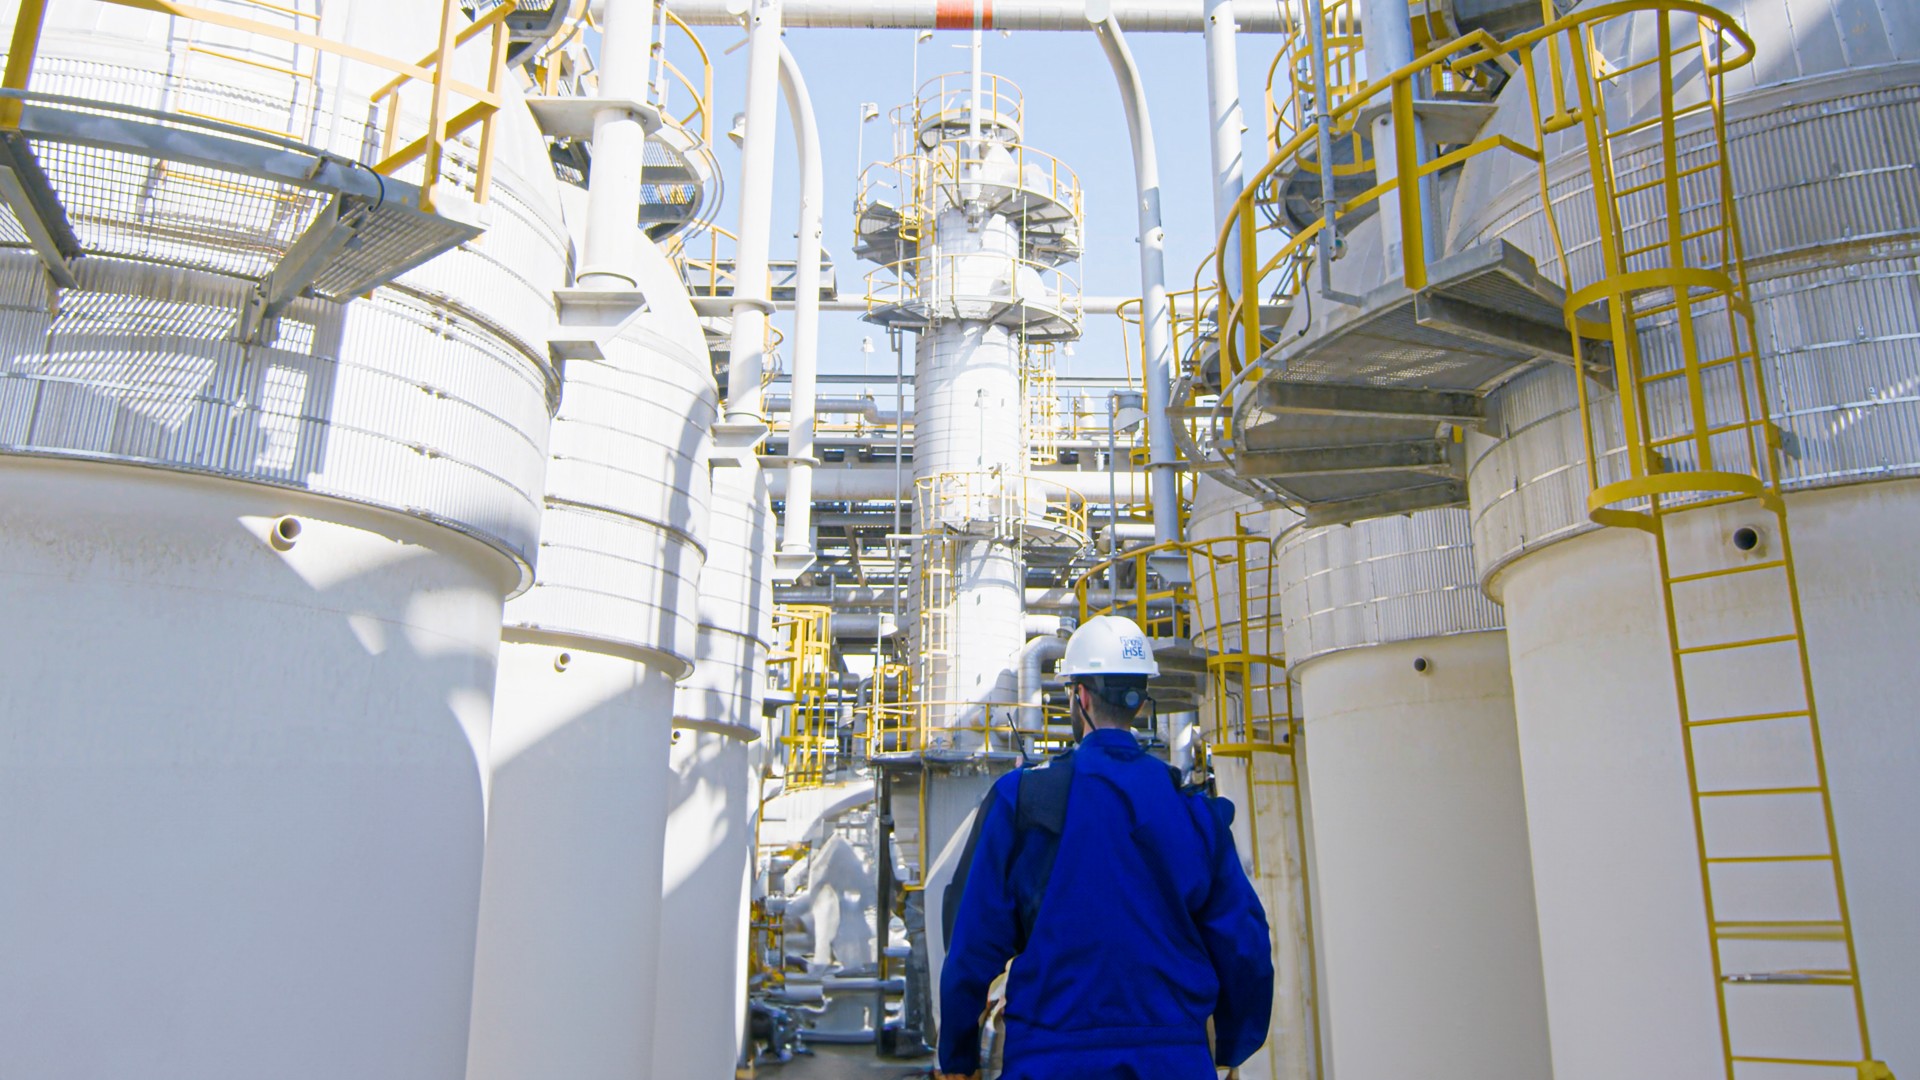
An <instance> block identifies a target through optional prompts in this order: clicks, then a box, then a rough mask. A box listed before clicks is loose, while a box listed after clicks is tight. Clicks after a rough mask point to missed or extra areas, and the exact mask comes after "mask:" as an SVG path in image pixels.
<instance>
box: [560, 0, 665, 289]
mask: <svg viewBox="0 0 1920 1080" xmlns="http://www.w3.org/2000/svg"><path fill="white" fill-rule="evenodd" d="M602 22H603V25H602V26H601V28H600V34H601V37H600V55H601V56H602V57H617V58H619V59H618V60H616V61H615V62H614V63H603V64H602V65H601V66H600V72H599V74H600V96H601V97H603V98H605V99H606V103H605V104H604V105H603V106H601V107H600V108H597V109H595V110H594V112H593V173H592V175H591V176H589V177H588V179H587V227H586V232H585V239H584V241H583V242H582V244H581V248H582V251H581V259H580V262H581V265H582V269H581V271H580V273H579V275H578V277H577V280H578V281H579V283H580V285H581V286H582V287H584V288H604V289H631V288H633V287H634V286H636V285H637V284H639V283H638V282H637V281H635V280H634V277H633V273H632V269H631V267H632V263H633V245H634V244H635V243H636V242H637V238H638V235H639V233H638V230H637V229H636V228H635V227H634V223H635V222H637V221H639V219H640V171H641V165H642V162H643V161H644V160H645V158H646V152H647V129H646V125H645V124H643V123H642V122H641V119H640V115H639V114H638V113H636V112H634V110H633V107H632V106H633V103H635V102H641V101H645V100H647V54H648V52H649V51H651V49H652V40H651V39H652V33H653V0H607V5H606V11H605V13H604V14H603V16H602Z"/></svg>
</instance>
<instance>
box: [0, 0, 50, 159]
mask: <svg viewBox="0 0 1920 1080" xmlns="http://www.w3.org/2000/svg"><path fill="white" fill-rule="evenodd" d="M46 20H47V0H20V12H19V14H18V15H16V16H14V23H13V42H12V44H11V45H9V46H8V48H7V73H6V77H5V79H4V80H0V85H4V86H5V88H6V89H8V90H25V89H26V88H27V83H28V82H29V81H30V80H31V79H32V78H33V61H34V59H35V58H36V57H37V56H38V55H39V52H40V28H41V26H42V25H43V24H45V22H46ZM20 111H21V101H20V99H19V98H13V97H9V98H5V99H0V131H18V130H19V129H20Z"/></svg>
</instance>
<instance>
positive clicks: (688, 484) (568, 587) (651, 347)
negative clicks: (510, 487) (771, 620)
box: [505, 316, 718, 674]
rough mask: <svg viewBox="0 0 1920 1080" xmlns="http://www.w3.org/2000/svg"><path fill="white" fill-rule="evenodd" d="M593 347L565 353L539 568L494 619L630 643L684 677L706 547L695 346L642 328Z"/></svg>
mask: <svg viewBox="0 0 1920 1080" xmlns="http://www.w3.org/2000/svg"><path fill="white" fill-rule="evenodd" d="M646 318H647V317H646V316H642V320H643V321H644V320H645V319H646ZM604 352H605V359H604V360H602V361H581V360H575V361H571V362H569V363H568V364H567V379H566V385H565V388H564V390H563V391H562V396H561V399H560V408H559V411H558V413H557V414H556V415H555V417H554V422H553V432H552V441H551V455H552V457H551V461H550V462H549V464H548V466H547V479H546V498H545V502H546V515H545V518H544V519H543V525H542V527H541V533H540V560H539V574H538V577H537V579H536V580H535V582H534V585H533V587H532V588H531V589H529V590H527V592H526V593H525V594H524V595H522V596H520V597H518V598H516V599H514V600H512V601H510V602H508V604H507V607H506V613H505V625H506V626H507V627H508V628H510V629H512V628H518V629H524V630H538V631H545V632H549V633H564V634H570V635H576V636H580V637H587V638H592V639H594V640H596V641H604V642H609V643H612V644H618V645H625V646H628V647H631V648H635V649H640V650H644V651H646V652H649V653H652V654H656V655H659V656H662V657H665V658H667V660H668V661H669V662H670V664H672V665H675V666H678V667H679V668H680V669H681V672H680V673H681V674H685V672H686V670H689V669H691V667H692V665H693V662H694V655H695V652H696V648H697V646H696V641H695V637H696V634H697V632H698V626H699V624H698V622H697V621H696V617H695V616H696V612H697V611H698V609H699V605H700V589H699V585H700V582H701V580H702V578H701V566H702V564H703V563H704V562H705V561H706V558H707V552H706V549H705V545H704V544H703V543H702V542H701V540H700V536H701V535H702V534H703V533H705V532H706V531H707V525H708V506H709V503H710V501H711V483H710V481H709V478H708V472H707V467H706V464H705V456H706V454H705V452H706V446H707V431H708V430H709V428H711V426H712V424H713V420H714V418H715V416H716V414H717V411H718V408H717V404H716V395H715V391H714V386H713V375H712V370H711V367H710V366H709V363H708V360H707V358H706V356H705V354H704V351H702V352H701V353H699V354H696V353H695V352H694V350H692V349H690V348H687V347H685V346H683V345H680V344H677V343H676V342H674V341H672V340H670V339H668V338H666V337H664V336H663V335H661V334H659V333H657V332H655V331H654V330H652V329H650V328H648V327H647V326H645V325H641V326H636V327H634V328H631V329H629V330H628V331H627V332H626V333H625V334H623V335H622V336H621V338H619V339H618V340H615V341H612V342H609V343H608V344H607V345H606V346H605V349H604Z"/></svg>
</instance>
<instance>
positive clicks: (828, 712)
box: [770, 604, 839, 791]
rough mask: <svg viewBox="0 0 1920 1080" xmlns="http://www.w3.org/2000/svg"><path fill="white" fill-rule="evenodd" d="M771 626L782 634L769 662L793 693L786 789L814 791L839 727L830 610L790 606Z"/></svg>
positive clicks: (830, 763)
mask: <svg viewBox="0 0 1920 1080" xmlns="http://www.w3.org/2000/svg"><path fill="white" fill-rule="evenodd" d="M774 627H775V629H776V630H777V631H779V632H780V633H781V634H782V644H781V647H780V649H779V650H778V651H777V652H776V653H774V655H773V656H772V657H771V658H770V660H771V662H772V663H773V664H774V665H776V666H777V667H779V668H781V669H782V670H783V673H784V675H785V681H786V687H787V690H788V692H790V693H791V694H793V705H792V706H790V709H789V719H788V721H787V732H786V734H785V735H784V736H783V737H782V738H781V740H780V741H781V744H782V746H783V747H784V748H785V750H786V777H787V788H788V790H796V791H797V790H801V789H805V788H817V787H820V786H821V785H822V784H824V783H826V781H827V777H828V776H829V774H830V773H831V772H832V771H833V769H834V767H835V764H836V758H837V757H838V749H839V747H838V737H839V736H838V726H837V725H836V723H835V719H836V716H835V708H834V704H833V700H832V680H833V610H832V609H831V608H827V607H823V606H819V605H809V604H793V605H783V606H781V607H779V608H776V609H775V611H774Z"/></svg>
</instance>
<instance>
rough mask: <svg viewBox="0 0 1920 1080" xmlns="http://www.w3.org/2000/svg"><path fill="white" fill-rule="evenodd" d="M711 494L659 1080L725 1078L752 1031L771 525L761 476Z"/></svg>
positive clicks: (680, 715) (746, 475)
mask: <svg viewBox="0 0 1920 1080" xmlns="http://www.w3.org/2000/svg"><path fill="white" fill-rule="evenodd" d="M714 495H715V503H714V508H713V515H712V530H711V532H710V533H709V535H708V549H707V566H706V570H705V572H704V573H703V574H702V577H701V588H700V604H699V611H700V635H699V639H698V647H699V658H698V663H697V665H696V666H695V669H694V673H693V676H692V677H691V678H690V679H688V681H687V682H686V683H684V684H683V685H682V686H681V687H680V693H679V697H678V700H677V702H676V707H675V711H674V715H675V728H676V730H675V731H674V733H673V738H674V744H673V751H672V758H671V762H670V767H671V770H672V779H671V782H670V785H669V788H668V807H669V809H668V814H669V816H668V819H667V847H666V869H665V878H664V880H663V882H662V890H663V901H662V904H661V909H660V925H661V935H660V958H659V962H658V964H657V966H656V971H657V978H658V981H659V984H660V986H661V987H662V988H663V989H662V991H661V992H660V993H658V994H657V995H656V997H655V1002H654V1016H655V1019H654V1030H655V1032H656V1038H655V1039H654V1042H653V1075H654V1076H655V1077H658V1078H659V1080H667V1078H669V1077H681V1076H684V1077H700V1076H726V1075H727V1073H728V1071H729V1070H731V1069H732V1068H733V1064H734V1062H735V1060H736V1059H737V1058H738V1057H739V1054H740V1049H741V1040H742V1038H743V1035H744V1032H745V1023H746V1011H745V1010H746V1003H747V987H746V974H747V971H746V964H747V957H746V953H745V951H744V944H745V937H744V935H745V926H746V904H747V901H748V895H747V882H748V880H749V878H750V877H751V876H752V874H753V864H754V855H755V852H754V842H753V841H754V829H753V813H754V810H755V808H756V803H757V800H758V797H759V791H758V785H757V784H756V783H755V782H754V777H753V775H752V769H751V762H750V761H749V757H750V752H749V741H750V740H754V739H756V737H757V735H758V733H759V732H760V731H761V730H762V727H763V725H762V723H761V720H760V711H761V704H762V702H763V700H764V698H765V693H766V674H767V650H768V648H769V645H770V643H771V632H772V631H771V621H772V613H773V601H772V581H773V579H772V576H771V574H770V573H769V572H768V571H769V568H770V567H771V565H772V558H773V550H774V549H773V543H774V541H773V530H772V523H773V516H772V513H771V506H770V502H769V500H768V498H767V495H766V486H765V474H763V473H762V472H761V470H760V469H759V468H758V467H757V466H755V467H746V468H722V469H717V470H715V473H714ZM763 745H764V744H763ZM769 749H770V747H769ZM669 1033H671V1034H669Z"/></svg>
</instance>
